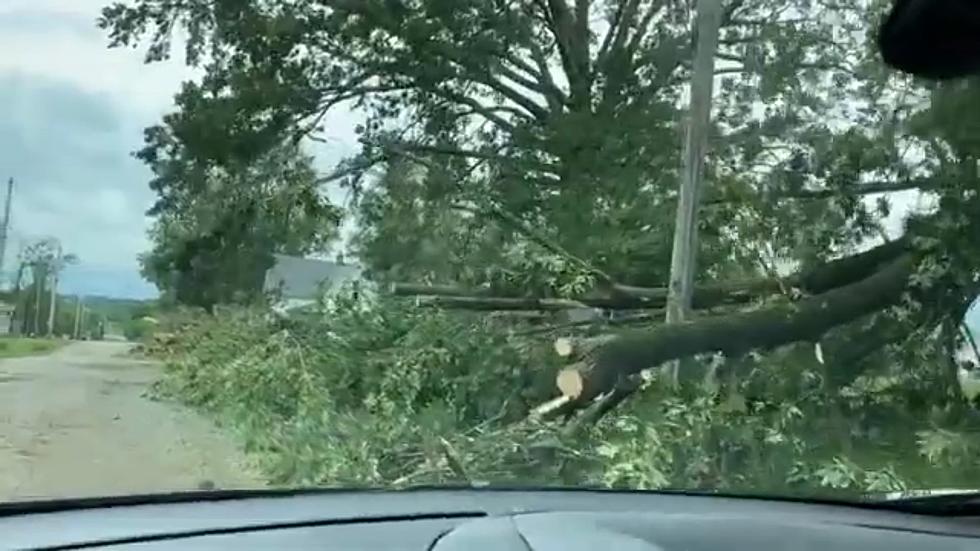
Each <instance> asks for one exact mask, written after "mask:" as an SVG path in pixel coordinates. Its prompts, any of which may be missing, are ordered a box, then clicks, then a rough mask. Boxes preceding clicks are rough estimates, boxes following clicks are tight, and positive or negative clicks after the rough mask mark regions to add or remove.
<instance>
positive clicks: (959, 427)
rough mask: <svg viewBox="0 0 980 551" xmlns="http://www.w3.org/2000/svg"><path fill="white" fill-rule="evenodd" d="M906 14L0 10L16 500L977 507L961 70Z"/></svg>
mask: <svg viewBox="0 0 980 551" xmlns="http://www.w3.org/2000/svg"><path fill="white" fill-rule="evenodd" d="M908 3H909V2H906V4H908ZM962 3H963V2H957V1H953V0H950V4H962ZM937 5H938V4H937ZM971 5H972V4H971ZM892 7H893V6H892V2H891V1H887V0H858V1H855V2H841V1H839V0H698V1H697V2H695V1H693V0H126V1H118V0H3V1H2V2H0V28H2V32H0V46H2V49H3V51H4V55H3V56H2V59H0V79H2V81H3V82H2V83H0V95H3V96H4V97H5V98H6V99H5V100H4V101H3V102H2V104H0V105H2V106H3V107H0V110H2V113H3V116H2V117H0V125H2V132H0V140H2V143H3V147H0V184H2V185H0V201H5V202H4V203H3V210H2V211H0V215H2V218H0V224H2V225H0V269H2V283H0V502H2V501H23V500H34V499H61V498H74V497H93V496H120V495H133V494H154V493H163V492H179V491H207V490H233V489H260V488H386V489H398V488H409V487H413V486H461V485H462V486H479V487H489V488H494V487H508V488H512V487H515V486H516V487H543V486H544V487H580V488H625V489H631V490H683V491H697V492H727V493H739V494H741V493H748V494H755V495H765V496H770V495H771V496H796V497H804V498H816V497H828V496H829V497H840V498H844V499H867V498H868V497H869V496H870V497H871V498H873V499H877V498H881V497H889V496H896V495H904V493H906V492H908V493H914V494H915V495H921V492H923V491H932V490H936V491H940V490H941V491H946V492H948V491H950V490H973V489H980V460H978V457H980V453H978V452H980V436H978V435H980V409H978V408H980V404H978V403H977V402H975V401H974V400H973V399H974V398H975V397H977V396H980V369H975V366H976V365H977V364H978V363H980V355H978V349H977V343H976V341H975V339H974V333H977V332H980V310H978V309H976V308H974V307H973V303H974V301H975V299H976V297H977V295H978V292H980V275H978V274H980V161H978V158H980V157H978V156H980V108H978V106H980V83H978V81H977V80H976V79H972V78H967V77H963V78H952V79H948V78H945V76H944V77H943V79H942V80H933V79H930V78H927V77H928V75H926V77H923V76H922V75H924V74H925V73H924V72H923V73H922V75H920V74H919V73H916V74H910V71H909V70H905V69H901V68H897V65H896V64H895V63H897V62H893V61H894V60H895V59H904V60H906V61H908V60H912V61H908V63H911V64H914V63H918V62H921V61H922V57H921V56H919V57H916V52H914V51H911V50H909V51H905V50H902V51H900V52H898V53H894V52H893V53H886V55H884V56H883V54H882V46H881V44H882V40H883V39H882V38H881V36H884V35H882V34H880V33H879V28H880V26H881V22H882V21H883V20H885V18H886V16H887V14H888V13H889V11H890V10H891V9H892ZM963 9H967V8H963ZM969 9H975V8H969ZM957 13H958V12H957ZM974 15H975V14H974ZM950 19H951V21H953V22H955V21H956V20H959V19H963V18H960V17H959V16H956V17H952V18H950ZM896 28H899V27H896ZM903 32H904V31H903ZM942 34H943V33H942V32H940V33H939V34H936V33H933V34H931V35H925V34H920V35H919V36H926V37H931V38H929V40H933V39H936V37H937V36H940V37H941V36H942ZM967 42H969V41H967ZM903 44H905V43H903ZM903 47H904V46H903ZM907 49H908V48H907ZM910 52H911V53H910ZM936 55H938V54H936ZM889 56H891V57H889ZM902 56H906V57H902ZM978 59H980V58H978ZM890 60H891V61H890ZM929 61H930V60H929V58H926V59H925V61H924V62H925V63H927V64H928V63H929ZM909 67H911V65H909ZM912 72H914V71H912ZM946 76H948V75H946ZM977 338H980V337H977ZM916 492H918V493H916Z"/></svg>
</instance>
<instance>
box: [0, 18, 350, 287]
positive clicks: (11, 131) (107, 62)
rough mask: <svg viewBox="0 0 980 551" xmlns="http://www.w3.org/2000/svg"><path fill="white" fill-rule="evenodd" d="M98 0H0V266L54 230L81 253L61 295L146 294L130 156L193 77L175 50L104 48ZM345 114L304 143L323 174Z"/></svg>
mask: <svg viewBox="0 0 980 551" xmlns="http://www.w3.org/2000/svg"><path fill="white" fill-rule="evenodd" d="M107 2H108V0H0V51H2V52H3V55H2V56H0V110H2V111H0V113H2V116H0V182H2V183H4V184H5V183H6V181H7V178H8V177H14V178H15V180H16V189H15V191H14V203H13V205H14V210H13V216H12V228H11V237H10V243H9V245H8V248H7V257H6V262H5V266H4V269H5V271H6V272H7V274H8V276H9V273H10V272H11V271H12V270H13V268H14V265H15V264H14V259H15V258H16V255H17V252H18V248H19V247H20V246H22V245H23V244H25V243H27V242H30V241H31V240H34V239H37V238H40V237H45V236H53V237H57V238H58V239H60V240H61V242H62V243H63V245H64V247H65V249H66V250H67V251H69V252H72V253H75V254H76V255H78V257H79V258H80V263H79V264H78V265H77V266H73V267H70V268H69V269H67V270H66V272H65V274H64V277H63V281H62V289H63V291H65V292H67V293H82V294H101V295H110V296H119V297H139V298H142V297H150V296H154V295H155V294H156V290H155V288H154V287H153V286H151V285H149V284H147V283H146V282H144V281H143V280H142V278H140V276H139V273H138V265H137V261H136V256H137V254H138V253H139V252H141V251H143V250H146V249H147V248H148V246H149V244H148V241H147V239H146V229H147V228H148V226H149V221H148V219H147V218H146V217H145V215H144V213H145V211H146V209H147V208H148V207H149V206H150V204H151V203H152V201H153V194H152V192H151V191H150V190H149V189H148V188H147V185H146V184H147V181H148V180H149V173H148V171H147V170H146V169H145V168H144V167H143V166H142V164H140V163H139V162H138V161H136V160H135V159H133V158H132V156H131V153H132V152H133V151H134V150H136V149H138V148H139V147H140V145H141V143H142V130H143V128H144V127H146V126H149V125H151V124H154V123H156V122H157V121H158V120H159V119H160V117H161V116H162V115H163V114H164V113H166V112H167V111H169V110H170V108H171V106H172V97H173V94H174V92H175V91H176V90H177V89H178V87H179V85H180V83H181V82H182V81H183V80H186V79H189V78H193V77H194V76H195V73H194V71H192V70H191V69H189V68H187V67H184V66H183V64H182V62H181V60H180V59H179V56H177V57H176V58H175V59H174V60H173V61H169V62H165V63H158V64H153V65H145V64H143V62H142V51H141V50H133V49H114V50H109V49H108V48H107V47H106V40H105V37H104V35H103V34H102V32H101V31H100V30H99V29H98V28H96V26H95V20H96V18H97V17H98V15H99V12H100V9H101V7H102V6H103V5H104V4H106V3H107ZM356 119H357V118H356V117H354V116H352V115H351V114H350V113H348V112H344V111H338V112H337V113H336V114H334V115H333V116H332V117H331V118H330V119H329V120H327V121H326V123H327V125H328V126H327V128H329V129H330V132H329V134H328V135H327V136H326V138H327V143H326V144H323V145H317V147H316V150H315V153H316V155H317V161H318V164H319V165H321V166H322V167H323V168H324V170H326V169H328V168H329V167H330V166H331V165H332V164H334V163H336V161H337V160H339V159H340V158H341V157H343V156H345V155H348V154H350V153H351V152H352V151H353V150H354V144H355V143H356V141H355V138H354V134H353V127H354V125H355V124H356V122H357V120H356ZM331 195H332V196H334V197H335V199H336V200H338V201H339V200H342V199H343V197H342V196H340V195H339V194H338V193H337V192H336V191H333V192H332V193H331Z"/></svg>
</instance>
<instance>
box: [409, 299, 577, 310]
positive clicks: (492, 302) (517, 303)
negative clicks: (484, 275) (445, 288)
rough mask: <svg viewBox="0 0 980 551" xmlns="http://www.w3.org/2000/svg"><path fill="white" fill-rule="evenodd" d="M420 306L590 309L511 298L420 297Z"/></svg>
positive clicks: (552, 301)
mask: <svg viewBox="0 0 980 551" xmlns="http://www.w3.org/2000/svg"><path fill="white" fill-rule="evenodd" d="M418 305H419V306H424V307H433V308H445V309H447V310H476V311H495V310H545V311H556V310H574V309H579V308H589V307H590V306H589V305H588V304H585V303H583V302H579V301H577V300H568V299H563V298H511V297H467V296H433V297H418Z"/></svg>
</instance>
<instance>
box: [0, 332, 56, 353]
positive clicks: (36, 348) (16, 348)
mask: <svg viewBox="0 0 980 551" xmlns="http://www.w3.org/2000/svg"><path fill="white" fill-rule="evenodd" d="M64 344H65V342H64V341H60V340H55V339H30V338H26V337H2V338H0V358H20V357H23V356H41V355H44V354H50V353H51V352H54V351H55V350H57V349H58V348H61V347H62V346H64Z"/></svg>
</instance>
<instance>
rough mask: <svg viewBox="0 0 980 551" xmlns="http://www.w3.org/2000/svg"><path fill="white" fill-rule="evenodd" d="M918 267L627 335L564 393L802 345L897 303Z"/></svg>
mask: <svg viewBox="0 0 980 551" xmlns="http://www.w3.org/2000/svg"><path fill="white" fill-rule="evenodd" d="M913 266H914V262H913V258H912V255H911V254H903V255H902V256H900V257H899V258H898V259H896V260H893V261H892V262H890V263H889V264H887V265H886V266H885V267H884V268H882V269H881V270H879V271H877V272H876V273H874V274H872V275H870V276H868V277H867V278H865V279H863V280H861V281H858V282H856V283H852V284H850V285H846V286H844V287H840V288H837V289H834V290H832V291H828V292H826V293H824V294H821V295H817V296H813V297H809V298H806V299H803V300H801V301H799V302H798V303H791V304H784V305H778V306H773V307H770V308H765V309H761V310H756V311H751V312H739V313H736V314H731V315H726V316H719V317H715V318H708V319H701V320H696V321H693V322H686V323H679V324H671V325H664V326H661V327H658V328H656V329H653V330H651V331H644V332H637V333H633V334H628V335H623V336H620V337H618V338H617V339H615V340H613V341H611V342H610V343H608V344H606V345H605V346H603V347H602V348H600V349H599V350H598V351H597V355H596V361H595V362H594V363H593V364H592V365H591V366H588V367H587V368H582V367H580V366H578V367H573V368H570V369H566V370H563V371H562V372H561V373H560V374H559V379H560V380H561V381H563V382H562V384H561V385H559V390H561V391H562V393H563V394H564V395H566V396H569V397H570V398H573V399H575V400H576V401H578V402H580V403H581V402H583V401H588V400H591V399H592V398H594V397H596V396H598V395H600V394H602V393H604V392H609V391H611V390H612V389H614V388H616V386H617V385H618V383H619V381H621V380H624V379H626V378H628V377H630V376H632V375H636V374H638V373H639V372H640V371H642V370H644V369H648V368H651V367H654V366H657V365H660V364H662V363H664V362H667V361H670V360H675V359H680V358H685V357H688V356H692V355H694V354H700V353H706V352H722V353H725V354H741V353H744V352H746V351H748V350H752V349H770V348H775V347H777V346H781V345H785V344H789V343H792V342H797V341H803V340H811V341H812V340H816V339H818V338H819V337H820V335H822V334H823V333H825V332H826V331H828V330H830V329H832V328H833V327H836V326H839V325H842V324H844V323H847V322H850V321H853V320H855V319H858V318H860V317H861V316H864V315H867V314H870V313H873V312H877V311H879V310H882V309H884V308H886V307H888V306H891V305H893V304H895V303H897V302H898V301H899V300H900V298H901V296H902V293H903V292H904V290H905V289H906V286H907V283H908V279H909V276H910V275H911V273H912V269H913Z"/></svg>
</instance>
